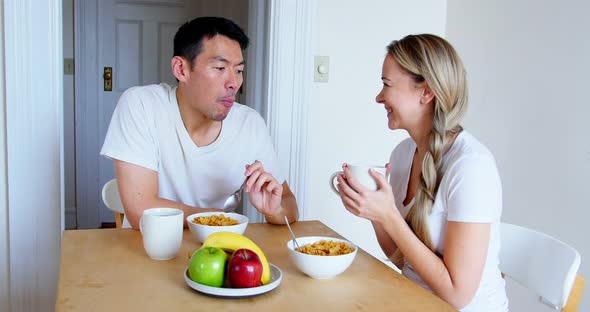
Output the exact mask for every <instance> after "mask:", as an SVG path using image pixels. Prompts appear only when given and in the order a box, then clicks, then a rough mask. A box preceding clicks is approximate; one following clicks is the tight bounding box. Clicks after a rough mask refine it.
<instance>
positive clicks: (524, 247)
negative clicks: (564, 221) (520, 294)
mask: <svg viewBox="0 0 590 312" xmlns="http://www.w3.org/2000/svg"><path fill="white" fill-rule="evenodd" d="M500 233H501V234H500V235H501V237H502V242H501V249H500V270H501V271H502V273H504V274H506V275H508V276H509V277H510V278H512V279H513V280H515V281H516V282H518V283H520V284H521V285H523V286H524V287H526V288H528V289H529V290H531V291H532V292H533V293H535V294H537V295H539V296H540V297H541V301H542V302H543V303H545V304H548V305H550V306H552V307H554V308H556V309H563V308H564V307H565V306H566V303H567V305H568V306H571V304H570V303H568V297H569V295H570V292H571V291H572V286H573V285H574V281H576V276H577V272H578V268H579V267H580V254H579V253H578V251H576V250H575V249H574V248H572V247H571V246H569V245H567V244H565V243H563V242H561V241H559V240H557V239H555V238H553V237H551V236H549V235H546V234H543V233H540V232H537V231H534V230H531V229H528V228H525V227H522V226H518V225H513V224H508V223H502V224H501V230H500ZM580 278H581V277H580ZM581 283H582V284H581V287H582V288H583V279H581ZM576 284H578V283H576ZM580 292H581V290H580ZM577 299H578V300H579V298H577ZM576 307H577V304H576Z"/></svg>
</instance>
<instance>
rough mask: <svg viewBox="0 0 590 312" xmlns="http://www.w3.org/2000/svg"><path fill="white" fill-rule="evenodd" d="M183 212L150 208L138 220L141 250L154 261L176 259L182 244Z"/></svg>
mask: <svg viewBox="0 0 590 312" xmlns="http://www.w3.org/2000/svg"><path fill="white" fill-rule="evenodd" d="M183 222H184V212H183V211H182V210H180V209H176V208H150V209H146V210H144V212H143V214H142V216H141V219H139V231H140V232H141V235H142V236H143V248H144V249H145V252H146V253H147V255H148V256H149V257H150V258H152V259H154V260H170V259H172V258H174V257H176V254H178V251H179V250H180V245H181V244H182V231H183V226H184V224H183Z"/></svg>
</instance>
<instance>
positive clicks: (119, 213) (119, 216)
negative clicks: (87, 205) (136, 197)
mask: <svg viewBox="0 0 590 312" xmlns="http://www.w3.org/2000/svg"><path fill="white" fill-rule="evenodd" d="M102 201H103V202H104V204H105V206H107V208H109V209H110V210H112V211H113V212H115V224H116V226H117V228H122V227H123V219H124V217H125V210H124V209H123V203H122V202H121V196H120V195H119V188H118V187H117V179H112V180H110V181H109V182H107V183H105V185H104V186H103V187H102Z"/></svg>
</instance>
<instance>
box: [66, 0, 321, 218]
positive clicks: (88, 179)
mask: <svg viewBox="0 0 590 312" xmlns="http://www.w3.org/2000/svg"><path fill="white" fill-rule="evenodd" d="M98 1H99V0H74V57H75V60H76V67H75V76H74V81H75V82H74V84H75V87H74V107H75V119H76V121H75V131H76V135H75V141H76V144H75V145H76V148H75V153H76V158H75V159H76V164H75V166H76V185H75V187H76V207H77V208H76V221H77V227H78V228H98V227H100V225H101V224H100V222H101V221H100V210H99V209H96V208H92V207H95V206H96V203H100V191H101V188H102V185H99V179H98V176H99V174H98V172H99V166H98V161H99V156H98V155H99V151H100V146H101V144H102V142H100V141H99V137H98V132H97V131H94V132H95V134H96V135H95V136H93V137H89V136H88V134H89V133H92V132H93V131H92V130H96V129H97V128H98V122H99V120H98V110H97V107H98V105H99V103H98V88H97V86H99V85H100V82H101V81H100V77H99V67H100V64H98V61H99V57H98V56H99V55H98V45H97V43H98V36H97V34H98V33H97V28H98V17H97V12H98ZM313 8H314V6H313V1H312V0H301V1H294V0H293V1H279V0H270V1H265V0H250V1H249V12H248V14H249V15H248V18H249V21H248V23H249V24H250V26H249V27H248V35H249V36H250V38H251V39H252V41H253V43H256V42H266V43H267V45H265V46H262V45H257V44H252V45H251V46H250V47H249V50H248V52H249V53H248V60H247V62H248V63H251V64H256V66H254V70H252V69H251V67H249V69H250V70H249V72H248V73H247V79H248V82H247V85H246V87H247V88H248V89H247V92H246V96H247V101H248V102H250V103H255V104H254V108H256V109H257V110H258V111H260V112H262V115H263V117H264V118H265V119H266V122H267V125H268V127H269V131H270V135H271V137H272V138H273V141H274V144H275V148H276V150H277V154H278V157H279V162H280V165H281V170H282V171H283V173H284V175H285V177H286V179H287V181H288V183H289V185H290V186H291V188H292V190H293V192H294V194H295V196H296V198H297V201H298V204H299V210H300V215H301V219H304V218H305V215H306V213H305V210H306V209H307V207H308V205H307V197H306V189H307V179H306V177H307V176H308V175H307V174H306V172H307V159H308V151H307V138H308V127H307V120H308V118H307V114H308V112H309V106H310V90H311V77H312V76H311V74H310V71H311V70H312V68H313V67H312V57H311V56H312V54H311V38H312V25H311V21H312V13H313ZM265 39H266V40H265ZM264 60H266V61H264ZM79 103H84V104H85V105H80V104H79ZM284 125H291V126H290V127H285V126H284ZM70 187H72V186H70ZM246 210H247V212H246V213H247V214H248V215H250V216H251V217H252V218H253V220H252V221H253V222H261V221H262V216H261V215H260V214H256V213H252V212H251V209H246Z"/></svg>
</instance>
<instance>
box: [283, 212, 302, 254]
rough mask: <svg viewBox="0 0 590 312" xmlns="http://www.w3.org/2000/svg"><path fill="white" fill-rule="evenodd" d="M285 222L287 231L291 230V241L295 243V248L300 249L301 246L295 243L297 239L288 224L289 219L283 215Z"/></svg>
mask: <svg viewBox="0 0 590 312" xmlns="http://www.w3.org/2000/svg"><path fill="white" fill-rule="evenodd" d="M285 224H287V227H288V228H289V232H291V237H293V242H294V243H295V246H297V249H301V247H299V243H297V239H296V238H295V234H294V233H293V230H291V226H290V225H289V219H287V216H285Z"/></svg>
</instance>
